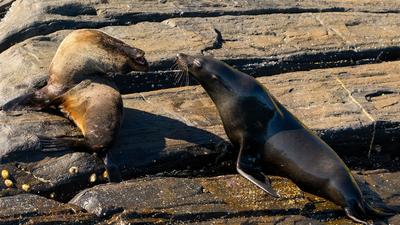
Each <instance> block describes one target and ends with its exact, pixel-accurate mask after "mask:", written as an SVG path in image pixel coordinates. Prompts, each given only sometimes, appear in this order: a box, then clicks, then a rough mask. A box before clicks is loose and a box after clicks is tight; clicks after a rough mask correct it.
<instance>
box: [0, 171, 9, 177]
mask: <svg viewBox="0 0 400 225" xmlns="http://www.w3.org/2000/svg"><path fill="white" fill-rule="evenodd" d="M1 177H2V178H3V179H8V178H9V177H10V173H9V172H8V170H1Z"/></svg>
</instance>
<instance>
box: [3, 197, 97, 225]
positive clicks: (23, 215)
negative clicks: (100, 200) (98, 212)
mask: <svg viewBox="0 0 400 225" xmlns="http://www.w3.org/2000/svg"><path fill="white" fill-rule="evenodd" d="M0 208H1V209H0V224H38V223H46V224H66V223H68V224H85V223H86V224H89V223H93V222H95V221H96V217H95V216H94V215H93V214H90V213H86V212H85V211H84V210H83V209H82V208H80V207H78V206H75V205H71V204H62V203H59V202H56V201H54V200H51V199H47V198H44V197H41V196H37V195H32V194H20V195H16V196H11V197H3V198H0Z"/></svg>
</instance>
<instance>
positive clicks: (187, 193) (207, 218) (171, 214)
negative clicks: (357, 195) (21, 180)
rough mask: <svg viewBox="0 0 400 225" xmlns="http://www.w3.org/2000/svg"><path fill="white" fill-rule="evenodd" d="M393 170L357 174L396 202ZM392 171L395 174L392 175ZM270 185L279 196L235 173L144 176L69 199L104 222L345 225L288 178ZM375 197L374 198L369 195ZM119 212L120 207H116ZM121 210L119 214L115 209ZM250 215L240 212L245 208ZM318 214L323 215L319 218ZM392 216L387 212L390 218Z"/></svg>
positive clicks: (276, 179)
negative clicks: (267, 192)
mask: <svg viewBox="0 0 400 225" xmlns="http://www.w3.org/2000/svg"><path fill="white" fill-rule="evenodd" d="M396 174H397V173H394V174H391V175H389V176H388V174H387V173H382V172H381V173H375V174H369V175H364V176H358V178H359V179H360V180H361V179H366V180H368V183H366V184H363V186H362V187H363V190H364V193H365V194H366V197H367V198H368V199H370V200H373V199H375V197H376V196H377V195H376V192H374V190H373V189H371V187H372V188H375V187H376V188H379V186H381V181H380V179H388V180H387V181H386V184H385V186H386V187H388V188H386V189H384V190H383V189H379V191H378V192H379V194H381V195H382V196H383V199H380V201H382V200H383V201H386V202H388V201H389V202H390V203H392V204H399V199H398V198H397V197H394V196H397V193H398V188H400V186H399V182H397V181H396V179H391V177H390V176H392V175H393V176H396ZM397 175H398V174H397ZM272 184H273V188H275V189H277V190H278V192H279V194H280V195H281V198H280V199H274V198H272V197H270V196H268V195H266V194H265V193H263V192H262V191H261V190H260V189H258V188H256V187H255V186H254V185H252V184H251V183H250V182H248V181H247V180H246V179H244V178H242V177H241V176H239V175H231V176H220V177H212V178H196V179H189V178H160V177H155V178H145V179H136V180H132V181H127V182H123V183H120V184H106V185H98V186H96V187H94V188H90V189H87V190H85V191H83V192H81V193H79V194H78V195H77V196H75V197H74V198H73V199H72V200H71V201H70V204H76V205H78V206H80V207H82V208H85V209H86V210H87V211H88V212H90V213H95V214H96V215H98V216H102V217H105V216H107V215H113V214H114V215H113V217H112V218H111V219H110V220H108V222H114V224H115V223H117V222H125V223H134V222H137V221H146V222H161V223H162V222H168V223H173V224H175V223H179V224H181V223H182V224H192V223H196V224H210V223H223V224H238V223H245V222H247V223H256V224H257V223H274V224H292V223H293V224H294V223H295V224H298V223H301V224H308V223H311V224H321V223H322V222H325V223H326V224H351V221H350V220H348V219H347V218H345V217H344V214H343V212H342V211H341V210H340V208H338V207H337V206H335V205H334V204H332V203H330V202H328V201H325V200H324V199H321V198H318V197H315V196H313V195H310V194H307V193H303V192H301V191H300V190H299V189H298V188H297V187H296V186H295V185H294V184H293V183H291V182H290V181H288V180H286V179H282V178H279V177H272ZM375 201H378V200H375ZM122 211H123V212H122ZM121 212H122V213H121ZM250 212H251V214H252V217H244V215H246V214H247V213H250ZM323 218H324V219H323ZM394 219H396V217H393V218H392V220H394Z"/></svg>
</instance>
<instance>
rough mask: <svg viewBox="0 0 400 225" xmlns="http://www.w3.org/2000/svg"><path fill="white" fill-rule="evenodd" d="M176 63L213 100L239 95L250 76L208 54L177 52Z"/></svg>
mask: <svg viewBox="0 0 400 225" xmlns="http://www.w3.org/2000/svg"><path fill="white" fill-rule="evenodd" d="M177 64H178V66H179V67H180V68H181V69H182V70H184V71H185V72H188V73H190V74H191V75H192V76H193V77H194V78H195V79H196V80H197V81H198V82H199V83H200V84H201V85H202V86H203V88H204V89H205V90H206V91H207V93H208V94H209V95H210V97H211V98H212V99H213V100H214V102H215V101H218V99H222V100H223V99H228V98H227V97H228V96H231V97H233V96H237V95H240V94H241V93H240V92H241V90H242V89H243V87H245V86H246V83H248V79H249V78H250V79H252V77H250V76H248V75H246V74H244V73H242V72H240V71H238V70H235V69H233V68H232V67H230V66H229V65H227V64H225V63H224V62H222V61H219V60H216V59H214V58H212V57H209V56H191V55H186V54H183V53H179V54H177Z"/></svg>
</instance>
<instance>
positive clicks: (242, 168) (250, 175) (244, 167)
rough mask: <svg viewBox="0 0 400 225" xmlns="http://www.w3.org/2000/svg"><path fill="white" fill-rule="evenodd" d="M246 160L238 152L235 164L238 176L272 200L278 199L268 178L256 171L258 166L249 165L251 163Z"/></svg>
mask: <svg viewBox="0 0 400 225" xmlns="http://www.w3.org/2000/svg"><path fill="white" fill-rule="evenodd" d="M246 158H248V156H245V155H244V154H243V151H242V150H240V152H239V157H238V159H237V162H236V170H237V171H238V172H239V174H240V175H242V176H243V177H244V178H246V179H248V180H249V181H251V182H252V183H254V184H255V185H257V186H258V187H259V188H261V189H262V190H263V191H265V192H266V193H267V194H269V195H271V196H272V197H274V198H279V197H280V196H279V195H278V194H277V193H276V191H275V190H274V189H272V186H271V182H270V180H269V178H268V177H266V176H265V175H264V174H263V173H262V172H261V171H259V170H257V169H256V168H258V167H259V165H255V164H256V162H253V163H251V161H250V160H246Z"/></svg>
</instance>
